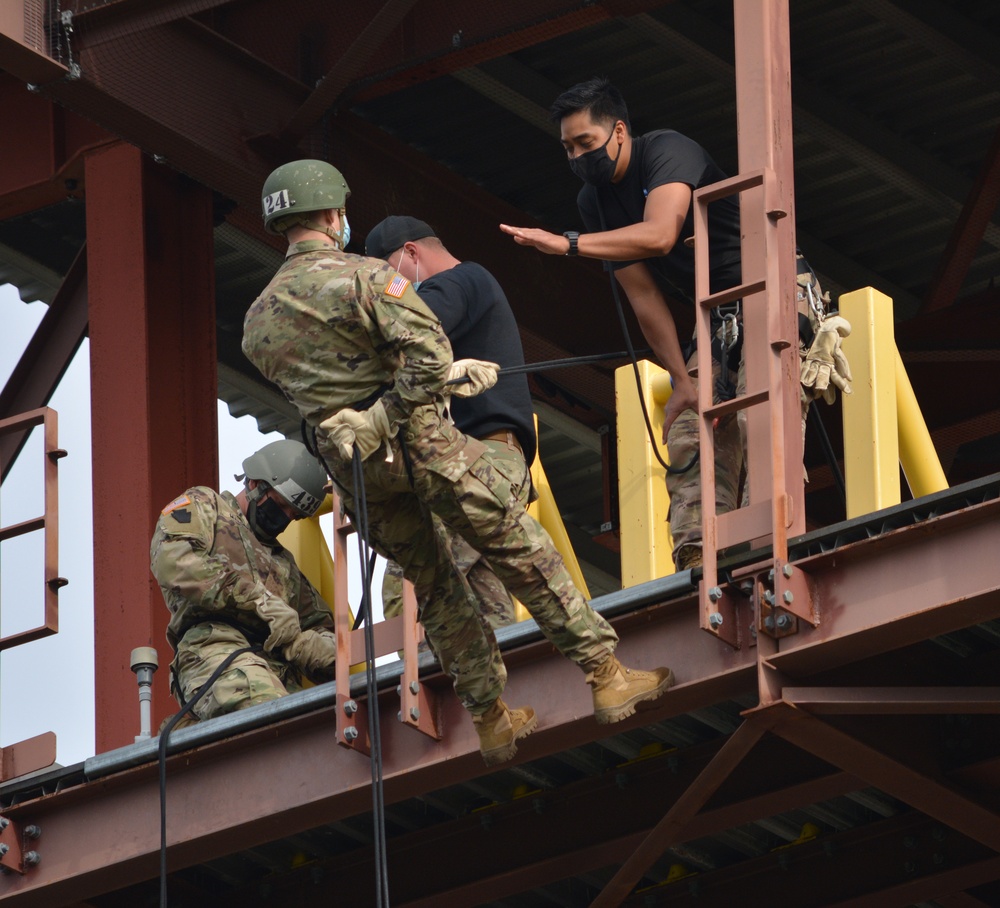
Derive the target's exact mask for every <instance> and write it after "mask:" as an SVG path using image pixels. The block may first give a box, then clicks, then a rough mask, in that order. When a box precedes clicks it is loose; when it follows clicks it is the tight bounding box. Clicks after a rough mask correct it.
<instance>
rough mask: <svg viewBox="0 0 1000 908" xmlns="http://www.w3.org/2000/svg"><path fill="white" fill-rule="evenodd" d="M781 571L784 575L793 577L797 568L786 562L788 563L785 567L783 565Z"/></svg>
mask: <svg viewBox="0 0 1000 908" xmlns="http://www.w3.org/2000/svg"><path fill="white" fill-rule="evenodd" d="M781 573H782V574H784V575H785V576H786V577H791V576H792V574H794V573H795V568H793V567H792V566H791V565H790V564H786V565H785V566H784V567H783V568H782V569H781Z"/></svg>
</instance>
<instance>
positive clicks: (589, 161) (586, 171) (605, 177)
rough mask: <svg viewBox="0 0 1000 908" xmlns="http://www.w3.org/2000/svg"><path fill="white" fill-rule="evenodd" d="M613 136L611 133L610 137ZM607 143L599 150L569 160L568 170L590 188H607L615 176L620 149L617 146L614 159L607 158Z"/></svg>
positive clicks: (609, 138)
mask: <svg viewBox="0 0 1000 908" xmlns="http://www.w3.org/2000/svg"><path fill="white" fill-rule="evenodd" d="M613 135H614V132H613V131H612V133H611V136H613ZM611 136H608V141H607V142H605V143H604V144H603V145H602V146H601V147H600V148H595V149H594V150H593V151H588V152H585V153H584V154H581V155H578V156H577V157H575V158H570V161H569V169H570V170H572V171H573V173H575V174H576V175H577V176H578V177H579V178H580V179H581V180H583V182H584V183H589V184H590V185H591V186H607V185H608V183H610V182H611V178H612V177H613V176H614V175H615V168H616V167H617V166H618V158H620V157H621V153H622V147H621V145H619V146H618V154H616V155H615V157H614V159H612V158H611V157H609V156H608V152H607V147H608V142H610V141H611Z"/></svg>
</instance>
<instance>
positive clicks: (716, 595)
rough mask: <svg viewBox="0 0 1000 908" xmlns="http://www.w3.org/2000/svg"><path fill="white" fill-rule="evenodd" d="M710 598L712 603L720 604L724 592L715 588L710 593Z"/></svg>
mask: <svg viewBox="0 0 1000 908" xmlns="http://www.w3.org/2000/svg"><path fill="white" fill-rule="evenodd" d="M708 598H709V599H711V600H712V602H718V601H719V600H720V599H721V598H722V590H721V589H720V588H719V587H717V586H713V587H712V588H711V589H709V591H708Z"/></svg>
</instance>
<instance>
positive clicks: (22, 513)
mask: <svg viewBox="0 0 1000 908" xmlns="http://www.w3.org/2000/svg"><path fill="white" fill-rule="evenodd" d="M46 309H47V307H46V306H45V304H44V303H40V302H34V303H24V302H22V301H21V299H20V297H19V296H18V294H17V290H16V289H15V288H14V287H12V286H10V285H9V284H7V285H0V325H2V326H3V334H4V337H3V344H2V345H0V387H3V385H4V383H5V382H6V381H7V378H8V376H9V375H10V373H11V371H12V370H13V368H14V366H15V365H16V364H17V362H18V360H19V359H20V356H21V353H22V352H23V351H24V348H25V346H26V345H27V343H28V341H29V340H30V338H31V336H32V334H33V333H34V331H35V328H36V327H37V326H38V323H39V322H40V321H41V320H42V316H43V315H44V314H45V312H46ZM49 406H50V407H52V409H54V410H56V411H57V413H58V417H59V446H60V447H61V448H64V449H66V450H67V451H68V452H69V456H68V457H66V458H64V459H63V460H61V461H60V462H59V574H60V575H61V576H63V577H66V578H67V579H68V580H69V581H70V582H69V585H68V586H66V587H64V588H63V589H62V590H61V591H60V593H59V633H58V634H54V635H53V636H50V637H46V638H44V639H42V640H36V641H34V642H32V643H27V644H23V645H21V646H17V647H13V648H12V649H9V650H5V651H3V652H0V747H5V746H7V745H9V744H16V743H17V742H19V741H23V740H25V739H26V738H30V737H34V736H35V735H39V734H42V733H43V732H47V731H54V732H55V733H56V740H57V761H58V762H59V763H61V764H63V765H64V766H65V765H69V764H72V763H77V762H79V761H81V760H84V759H86V758H87V757H89V756H91V755H92V754H93V753H94V633H93V614H94V611H93V599H94V590H93V554H92V553H93V546H92V535H93V534H92V527H93V522H92V507H91V473H90V451H91V437H90V362H89V343H88V341H86V340H85V341H84V343H83V346H82V348H81V350H80V352H79V353H78V354H77V356H76V358H75V359H74V361H73V363H72V365H71V366H70V368H69V370H68V371H67V373H66V375H65V376H64V377H63V380H62V382H61V383H60V385H59V388H58V389H57V391H56V393H55V396H54V397H53V399H52V400H51V401H50V403H49ZM281 437H282V436H280V435H278V434H276V433H271V434H269V435H262V434H261V433H260V432H259V431H258V430H257V424H256V422H255V421H254V420H253V419H252V418H251V417H243V418H241V419H234V418H233V417H231V416H230V415H229V411H228V409H227V408H226V406H225V404H223V403H221V402H220V403H219V474H220V483H219V486H218V488H220V489H228V490H229V491H232V492H235V491H238V487H239V483H237V482H236V481H235V480H234V479H233V475H234V474H235V473H240V472H242V471H241V465H242V463H243V460H244V458H246V457H247V456H248V455H249V454H252V453H253V452H254V451H255V450H257V449H258V448H260V447H261V446H262V445H264V444H266V443H267V442H269V441H274V440H276V439H278V438H281ZM42 450H43V449H42V438H41V429H36V430H35V431H34V432H33V433H32V436H31V438H30V439H29V442H28V445H27V446H26V447H25V449H24V451H23V452H22V454H21V456H20V457H19V458H18V461H17V463H16V464H15V466H14V467H13V469H12V470H11V473H10V475H9V476H8V479H7V481H5V482H4V483H3V486H2V487H0V526H9V525H11V524H14V523H19V522H20V521H22V520H27V519H30V518H33V517H38V516H40V515H41V514H42V512H43V510H44V508H43V504H42V471H41V463H42ZM182 491H183V489H178V490H177V492H178V494H180V492H182ZM164 504H166V502H164ZM324 523H325V524H326V527H325V529H326V530H327V533H328V534H329V529H330V521H329V519H326V520H324ZM150 532H152V528H150ZM42 535H43V534H42V533H41V532H36V533H30V534H27V535H25V536H21V537H18V538H17V539H12V540H7V541H5V542H2V543H0V633H2V635H3V636H7V635H8V634H11V633H16V632H18V631H21V630H26V629H28V628H32V627H37V626H39V625H40V624H42V621H43V613H42V589H43V579H44V578H43V573H42V563H43V562H42ZM351 551H352V554H353V552H354V547H353V546H352V548H351ZM353 560H354V559H353V558H352V563H351V567H352V568H354V567H355V566H354V564H353ZM352 575H353V576H352V580H351V601H352V602H355V601H357V600H359V599H360V595H359V594H358V590H359V589H360V584H359V581H358V579H357V571H356V570H353V571H352ZM379 576H380V575H379ZM380 582H381V581H380V579H379V578H378V577H376V581H375V584H374V597H373V598H374V599H375V600H376V616H378V613H379V611H380V609H379V605H380V596H379V590H380ZM164 608H166V606H164ZM157 648H158V650H159V656H160V665H161V671H162V670H164V667H165V666H166V665H167V664H168V663H169V661H170V659H171V657H172V653H171V652H170V651H169V647H168V646H167V643H166V641H165V640H164V641H162V644H161V645H159V646H158V647H157ZM132 690H134V691H137V688H133V689H132ZM135 696H136V733H137V734H138V731H139V704H138V693H137V692H136V694H135Z"/></svg>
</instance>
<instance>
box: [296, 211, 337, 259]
mask: <svg viewBox="0 0 1000 908" xmlns="http://www.w3.org/2000/svg"><path fill="white" fill-rule="evenodd" d="M338 213H339V214H340V230H334V229H333V228H332V227H327V226H326V225H325V224H320V223H319V222H318V221H313V220H310V219H309V218H305V217H304V218H302V220H301V221H300V222H299V223H300V224H301V225H302V226H303V227H306V228H308V229H309V230H318V231H319V232H320V233H325V234H326V235H327V236H328V237H329V238H330V239H331V240H333V241H334V242H335V243H336V244H337V248H338V249H343V248H344V209H343V208H341V209H339V212H338Z"/></svg>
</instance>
